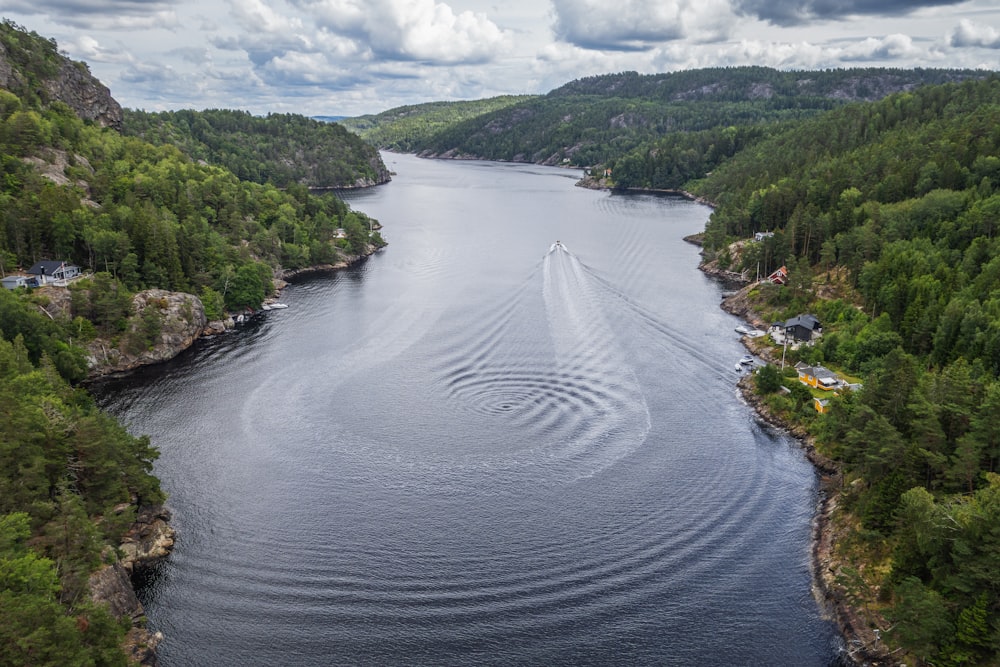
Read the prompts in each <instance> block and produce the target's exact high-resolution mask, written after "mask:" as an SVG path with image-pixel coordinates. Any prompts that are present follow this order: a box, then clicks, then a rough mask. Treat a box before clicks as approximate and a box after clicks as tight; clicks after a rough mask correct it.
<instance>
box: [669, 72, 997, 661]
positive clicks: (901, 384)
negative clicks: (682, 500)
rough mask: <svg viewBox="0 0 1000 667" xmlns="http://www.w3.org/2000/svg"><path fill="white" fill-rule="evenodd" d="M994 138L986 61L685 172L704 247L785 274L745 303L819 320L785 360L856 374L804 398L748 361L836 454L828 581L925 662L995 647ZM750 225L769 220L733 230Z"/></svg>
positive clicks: (990, 655)
mask: <svg viewBox="0 0 1000 667" xmlns="http://www.w3.org/2000/svg"><path fill="white" fill-rule="evenodd" d="M998 156H1000V79H996V78H989V79H987V80H982V81H975V82H966V83H962V84H946V85H940V86H930V87H925V88H920V89H916V90H914V91H912V92H908V93H902V94H898V95H893V96H890V97H888V98H886V99H884V100H882V101H879V102H874V103H868V104H856V105H850V106H846V107H843V108H840V109H837V110H834V111H831V112H829V113H827V114H824V115H822V116H818V117H816V118H813V119H810V120H807V121H805V122H802V123H799V124H796V125H795V126H793V127H789V128H786V129H785V130H784V131H783V132H780V133H776V134H775V135H773V136H770V137H768V138H765V139H762V140H760V141H758V142H756V143H754V144H752V145H750V146H749V147H747V148H745V149H744V150H742V151H740V152H738V153H736V154H735V156H734V157H732V159H729V160H727V161H725V162H724V163H723V164H721V165H720V166H718V168H717V169H716V170H715V171H714V172H713V173H712V175H711V176H709V177H708V178H706V179H703V180H701V181H695V182H690V183H688V184H687V187H688V188H689V189H691V190H692V191H694V192H696V193H699V194H701V195H704V196H707V197H709V198H710V199H713V200H715V201H717V202H718V208H717V210H716V211H715V212H714V214H713V215H712V218H711V220H710V222H709V224H708V226H707V229H706V233H705V245H706V250H707V252H708V253H709V255H710V257H715V258H716V259H717V260H718V261H720V262H721V263H722V264H723V265H725V266H727V267H729V268H733V269H736V270H748V271H749V272H750V273H751V274H753V273H754V272H756V271H757V270H759V271H760V273H761V274H764V275H766V274H767V273H768V272H769V271H770V270H772V269H773V268H776V267H778V266H781V265H784V266H787V267H788V268H789V274H790V279H789V283H788V285H787V286H785V287H777V286H774V285H761V286H758V287H754V288H752V289H751V290H750V292H749V294H750V298H751V299H752V300H753V301H754V302H755V304H756V305H755V307H756V308H757V310H758V311H759V312H760V313H763V316H764V317H765V318H766V319H769V320H771V321H780V320H782V319H785V318H787V317H791V316H793V315H797V314H800V313H804V312H812V313H815V314H816V315H817V316H818V317H819V319H820V320H821V322H822V323H823V326H824V333H823V336H822V338H821V339H820V342H818V343H816V344H815V345H813V346H811V347H803V348H801V349H799V350H798V351H794V352H793V351H789V353H788V359H789V361H790V362H795V361H797V360H802V361H804V362H806V363H808V364H823V365H825V366H828V367H830V368H832V369H834V370H836V371H839V372H841V373H843V374H845V375H848V376H851V377H856V378H858V379H860V380H861V381H862V383H863V388H862V389H861V390H860V391H857V392H847V393H844V394H842V395H839V396H834V397H829V398H830V405H829V407H828V409H827V411H826V412H825V413H824V414H818V413H817V412H816V411H815V410H814V406H813V401H812V398H813V396H812V395H810V392H809V391H806V390H805V388H804V386H803V385H801V384H799V383H798V382H797V380H796V379H795V378H794V373H793V374H792V375H793V377H792V378H786V379H785V385H787V387H788V389H790V390H791V392H790V393H789V394H787V395H783V394H781V393H777V392H776V389H777V388H778V383H775V382H774V377H773V372H769V373H764V374H763V376H762V377H758V385H759V387H760V389H761V391H764V392H765V393H768V394H769V395H770V398H769V400H770V402H771V404H772V406H773V407H774V408H775V409H776V410H778V411H780V412H783V413H784V414H785V415H786V417H787V418H788V419H791V420H792V421H795V422H798V423H800V424H802V425H804V427H805V428H807V429H808V430H809V431H810V432H811V433H812V434H813V435H814V436H815V437H816V438H817V443H818V445H817V446H818V448H819V450H820V451H821V452H823V453H825V454H827V455H828V456H830V457H832V458H834V459H836V460H838V461H840V462H841V464H842V467H843V471H844V475H845V479H844V488H843V492H842V502H843V504H844V506H845V507H846V508H847V509H848V510H849V511H850V513H851V517H852V519H851V520H852V521H855V522H856V523H854V524H852V525H853V527H852V528H851V530H850V532H849V538H848V539H845V540H844V541H843V543H842V544H841V545H839V548H840V549H841V550H842V552H843V554H844V555H845V557H847V558H849V559H851V560H853V561H854V562H855V563H857V564H858V567H857V568H855V569H851V570H849V571H845V574H844V577H843V578H844V585H845V586H847V587H848V589H849V590H850V591H851V594H852V595H854V596H855V598H856V599H857V600H858V601H863V602H864V604H865V608H866V609H867V610H870V611H875V610H877V611H878V612H879V613H880V615H881V616H880V617H876V616H872V619H873V620H872V621H871V622H872V623H875V624H879V623H881V626H880V629H881V630H883V631H884V632H883V634H882V637H883V638H884V639H885V640H886V641H888V642H889V643H890V645H891V646H904V647H906V648H907V649H908V650H909V651H910V652H911V653H912V654H913V655H915V656H916V657H918V658H919V659H921V660H922V661H925V662H926V663H927V664H935V665H987V664H997V660H998V659H1000V475H998V472H1000V470H998V466H1000V300H998V296H997V295H998V294H1000V245H998V244H1000V238H998V235H997V231H998V229H1000V157H998ZM758 231H765V232H773V236H769V237H765V238H763V239H762V240H761V241H758V242H747V241H746V239H747V238H748V237H752V236H753V234H754V233H755V232H758ZM734 241H740V242H739V243H736V244H733V242H734ZM821 297H822V298H821ZM778 352H779V354H780V352H781V350H780V348H779V350H778ZM814 394H815V392H814ZM877 618H881V619H882V621H879V620H877Z"/></svg>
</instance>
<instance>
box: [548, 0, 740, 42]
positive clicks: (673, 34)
mask: <svg viewBox="0 0 1000 667" xmlns="http://www.w3.org/2000/svg"><path fill="white" fill-rule="evenodd" d="M552 5H553V8H554V10H555V23H554V26H553V30H554V32H555V34H556V36H557V37H558V38H559V39H562V40H564V41H566V42H569V43H571V44H574V45H576V46H580V47H583V48H587V49H605V50H621V51H640V50H649V49H651V48H653V47H654V46H655V45H656V44H658V43H661V42H669V41H673V40H680V39H686V38H690V39H695V40H706V39H719V38H721V37H723V36H725V35H727V34H728V33H729V31H730V30H731V28H732V26H733V25H734V21H735V17H734V16H733V13H732V11H731V9H730V6H729V2H728V1H726V0H619V1H618V2H608V1H607V0H552Z"/></svg>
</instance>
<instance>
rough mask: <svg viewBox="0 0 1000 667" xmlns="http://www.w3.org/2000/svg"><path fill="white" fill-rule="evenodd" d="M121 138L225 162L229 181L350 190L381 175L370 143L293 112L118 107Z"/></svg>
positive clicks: (386, 174)
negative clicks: (260, 114) (121, 112)
mask: <svg viewBox="0 0 1000 667" xmlns="http://www.w3.org/2000/svg"><path fill="white" fill-rule="evenodd" d="M123 131H124V133H125V134H126V135H129V136H134V137H139V138H141V139H143V140H145V141H148V142H149V143H152V144H156V145H170V146H175V147H177V148H179V149H180V150H181V151H182V152H183V153H184V154H185V155H187V156H188V157H190V158H192V159H194V160H204V161H205V162H208V163H209V164H214V165H218V166H220V167H225V168H226V169H228V170H229V171H231V172H232V173H233V174H234V175H235V176H236V177H237V178H239V179H241V180H245V181H252V182H254V183H262V184H263V183H270V184H272V185H275V186H277V187H280V188H284V187H287V186H288V185H291V184H296V183H297V184H300V185H305V186H307V187H310V188H352V187H360V186H371V185H377V184H379V183H384V182H386V181H387V180H389V172H388V170H387V169H386V168H385V165H384V164H383V163H382V158H381V157H379V154H378V152H377V151H376V150H375V149H373V148H372V147H371V146H369V145H368V144H366V143H365V142H363V141H361V140H360V139H358V137H356V136H355V135H353V134H351V133H350V132H347V131H346V130H344V128H343V127H341V126H339V125H337V124H331V123H322V122H320V121H317V120H313V119H311V118H306V117H305V116H299V115H296V114H269V115H268V116H266V117H263V118H260V117H256V116H251V115H250V114H249V113H247V112H245V111H229V110H225V109H211V110H206V111H190V110H184V111H163V112H160V113H149V112H145V111H135V110H126V111H125V118H124V124H123Z"/></svg>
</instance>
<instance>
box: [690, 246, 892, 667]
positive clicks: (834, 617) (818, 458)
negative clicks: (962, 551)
mask: <svg viewBox="0 0 1000 667" xmlns="http://www.w3.org/2000/svg"><path fill="white" fill-rule="evenodd" d="M685 240H688V239H685ZM689 242H690V241H689ZM698 268H699V269H700V270H701V271H703V272H704V273H706V274H707V275H712V276H715V277H717V278H722V279H724V278H725V277H724V276H720V275H719V274H718V272H717V271H712V270H710V269H707V268H706V267H704V265H701V266H699V267H698ZM749 287H750V286H744V287H743V288H741V289H739V290H737V291H736V292H735V293H734V294H732V295H730V296H728V297H726V298H725V299H723V301H722V303H720V304H719V307H720V308H722V310H724V311H726V312H727V313H730V314H731V315H735V316H737V317H739V318H740V319H742V320H743V321H744V322H746V323H748V324H750V325H752V326H754V327H757V328H766V327H767V324H766V323H765V322H764V321H763V319H762V318H761V316H760V315H759V314H758V313H757V312H755V311H753V310H752V309H751V308H750V304H749V302H748V301H747V299H746V295H745V292H746V291H747V290H748V289H749ZM741 342H742V344H743V347H744V348H746V350H747V351H748V352H750V353H752V354H755V355H757V356H758V357H761V358H762V359H764V360H765V361H767V362H768V363H772V364H778V363H780V360H779V359H776V358H775V356H774V354H773V351H772V350H771V348H770V347H768V346H766V345H764V344H763V343H762V342H760V340H759V339H751V338H747V337H746V336H741ZM736 386H737V391H738V392H739V395H740V397H741V399H742V400H743V401H744V402H745V403H746V404H747V405H749V406H750V407H751V408H753V410H754V413H755V415H756V417H757V419H759V420H760V421H761V422H763V423H765V424H767V425H768V426H770V427H772V428H775V429H778V430H781V431H783V432H785V433H787V434H789V435H790V436H792V437H793V438H794V439H795V441H796V443H797V445H798V446H799V447H800V448H801V449H802V451H803V452H804V453H805V456H806V458H807V459H808V460H809V462H810V463H811V464H812V466H813V470H814V471H815V472H816V476H817V478H818V481H819V489H818V494H817V496H818V497H817V502H816V507H815V510H814V514H813V519H812V537H811V544H810V563H809V569H810V571H811V576H812V587H813V597H814V598H815V599H816V601H817V603H819V604H820V605H821V607H822V609H823V612H824V613H825V615H826V616H828V617H829V619H830V620H831V621H832V622H833V623H835V624H836V626H837V629H838V630H839V631H840V635H841V638H842V639H843V642H844V646H843V650H844V654H843V656H844V659H845V660H846V661H848V662H849V663H850V664H852V665H856V666H857V667H862V666H865V667H878V666H880V665H889V664H893V662H892V661H891V657H892V656H891V654H890V653H889V652H888V651H887V650H885V646H884V644H881V643H880V641H879V638H878V636H876V634H875V633H874V632H873V628H872V623H871V619H870V618H869V617H868V616H867V615H866V614H862V612H861V610H859V609H858V608H857V607H856V606H855V605H853V604H851V602H850V601H849V600H848V599H847V592H846V591H845V589H844V588H843V586H841V585H840V584H839V583H838V582H837V577H838V574H839V572H840V570H841V568H842V566H843V565H844V563H843V562H841V561H840V560H839V559H838V558H837V557H836V556H835V554H834V545H835V544H836V542H837V539H838V537H840V535H839V533H840V532H841V529H840V528H839V526H838V522H837V518H838V511H839V510H840V494H841V490H842V489H843V474H842V471H841V468H840V464H839V462H838V461H836V460H834V459H831V458H829V457H827V456H824V455H823V454H821V453H819V452H818V451H817V450H816V441H815V438H814V437H813V436H812V435H810V434H809V433H808V432H806V431H805V430H804V429H802V428H800V427H798V426H796V425H794V424H791V423H789V422H787V421H786V420H784V419H782V418H781V417H780V416H778V415H775V414H773V413H772V412H771V409H770V408H769V406H768V405H767V403H766V401H765V400H764V399H763V398H762V397H761V396H760V395H758V394H757V393H756V392H755V391H754V386H753V374H752V373H749V374H746V375H744V376H742V377H741V378H740V379H739V381H738V382H737V384H736Z"/></svg>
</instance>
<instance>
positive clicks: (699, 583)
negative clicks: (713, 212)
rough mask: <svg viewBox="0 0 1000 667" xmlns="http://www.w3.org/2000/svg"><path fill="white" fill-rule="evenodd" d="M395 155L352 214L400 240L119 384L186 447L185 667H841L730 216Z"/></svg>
mask: <svg viewBox="0 0 1000 667" xmlns="http://www.w3.org/2000/svg"><path fill="white" fill-rule="evenodd" d="M385 157H386V162H387V164H388V166H389V167H390V169H392V170H394V171H395V172H397V175H396V176H395V177H394V180H393V182H392V183H390V184H388V185H385V186H381V187H379V188H376V189H372V190H367V191H363V192H358V193H352V194H350V195H349V201H350V203H351V205H352V206H353V207H354V208H356V209H358V210H361V211H364V212H366V213H369V214H370V215H372V216H374V217H375V218H377V219H379V220H380V221H381V222H382V223H383V224H384V225H385V229H384V232H383V233H384V236H385V237H386V239H387V240H388V241H389V243H390V245H389V246H388V248H386V249H385V250H383V251H382V252H380V253H379V254H378V255H376V256H373V257H372V258H370V259H368V260H367V261H365V262H364V263H362V264H360V265H358V266H356V267H354V268H351V269H349V270H346V271H342V272H340V273H337V274H328V275H318V276H314V277H312V278H310V279H307V280H302V281H299V282H296V283H295V284H293V285H291V286H290V287H288V288H287V289H286V290H285V291H284V293H283V295H282V301H284V302H285V303H287V304H288V305H289V308H288V309H286V310H281V311H272V312H270V313H267V314H265V315H264V316H261V317H259V318H258V319H255V320H254V321H253V322H251V323H250V324H249V325H247V326H245V327H244V328H242V329H241V330H238V331H236V332H234V333H230V334H226V335H224V336H220V337H216V338H214V339H211V340H205V341H200V342H199V343H198V344H197V345H196V346H195V347H194V348H192V349H191V350H189V351H188V352H186V353H184V354H183V355H181V356H180V357H179V358H178V359H177V360H175V361H173V362H170V363H168V364H165V365H162V366H158V367H155V368H150V369H146V370H144V371H142V372H139V373H135V374H133V375H131V376H128V377H126V378H124V379H120V380H116V381H112V382H106V383H104V384H102V385H99V386H98V387H96V388H95V393H96V394H97V396H98V399H99V401H100V402H101V403H102V405H104V406H105V407H106V408H107V409H108V410H109V411H110V412H112V413H114V414H115V415H117V416H119V417H120V418H122V419H123V420H124V421H125V422H126V423H127V424H128V425H129V427H130V428H131V429H132V430H133V431H134V432H136V433H147V434H149V435H150V436H151V437H152V439H153V442H154V444H155V445H157V446H158V447H159V448H160V450H161V452H162V456H161V458H160V459H159V461H157V464H156V473H157V475H159V477H160V478H161V480H162V482H163V485H164V487H165V489H166V490H167V491H168V493H169V494H170V501H169V504H170V506H171V507H172V509H173V510H174V517H175V520H174V524H175V526H176V528H177V529H178V531H179V540H178V543H177V547H176V551H175V552H174V554H173V555H172V556H171V557H170V559H169V560H168V561H166V562H165V563H164V564H162V565H161V566H159V567H157V568H156V570H155V571H154V572H152V573H151V575H150V576H149V578H148V579H147V581H146V582H145V584H144V586H143V587H142V589H141V597H142V599H143V602H144V603H145V605H146V608H147V613H148V616H149V618H150V626H151V628H152V629H154V630H160V631H162V632H163V633H164V634H165V635H166V641H165V642H164V643H163V644H162V645H161V658H162V662H163V664H164V665H165V666H166V667H171V666H180V665H184V666H187V665H386V664H391V665H396V664H400V665H401V664H407V665H415V664H423V665H473V664H502V665H510V664H520V665H796V666H809V665H820V666H826V665H832V664H836V663H837V660H838V655H839V648H840V642H839V638H838V636H837V634H836V631H835V629H834V628H833V626H832V625H831V624H830V623H829V622H828V621H827V620H825V619H823V618H822V617H821V614H820V609H819V607H818V605H817V603H816V601H815V600H814V598H813V595H812V593H811V576H810V567H809V552H810V551H809V550H810V522H811V518H812V515H813V512H814V509H815V505H816V499H817V492H818V491H817V481H816V476H815V474H814V472H813V469H812V468H811V466H810V464H809V463H808V461H807V460H806V459H805V457H804V456H803V454H802V452H801V451H800V450H799V449H798V448H797V447H796V445H795V443H794V441H792V440H791V439H789V438H787V437H785V436H783V435H781V434H778V433H775V432H772V431H770V430H768V429H766V428H764V427H762V426H761V425H759V424H758V422H757V421H756V420H755V418H754V415H753V413H752V411H751V410H750V409H749V408H748V407H747V406H746V405H744V404H743V403H742V402H741V401H740V400H739V397H738V395H737V392H736V388H735V381H736V379H737V376H736V372H735V371H734V364H735V362H736V360H738V359H739V357H740V356H741V355H742V354H743V352H744V351H743V350H742V348H741V346H740V345H739V342H738V340H737V335H736V334H735V333H734V331H733V328H734V326H736V325H737V324H739V322H738V321H737V320H736V319H735V318H733V317H731V316H729V315H727V314H725V313H723V312H722V311H721V310H720V309H719V307H718V304H719V301H720V298H721V297H720V295H721V287H720V286H719V285H717V284H716V283H715V282H713V281H712V280H711V279H709V278H707V277H706V276H704V275H702V274H701V273H700V272H699V271H698V270H697V268H696V266H697V263H698V253H697V248H695V247H693V246H691V245H689V244H686V243H684V242H683V241H682V237H684V236H685V235H687V234H691V233H694V232H697V231H700V230H701V229H702V228H703V227H704V224H705V221H706V219H707V217H708V213H709V210H708V209H707V208H705V207H703V206H700V205H697V204H694V203H691V202H688V201H684V200H680V199H673V198H666V197H659V196H653V195H625V196H622V195H612V194H609V193H606V192H593V191H588V190H583V189H580V188H576V187H574V185H573V184H574V182H575V180H576V179H577V178H578V177H579V172H575V171H567V170H558V169H551V168H542V167H533V166H525V165H510V164H495V163H479V162H472V163H469V162H443V161H422V160H418V159H417V158H414V157H412V156H403V155H391V154H387V155H386V156H385ZM556 241H559V242H560V243H559V244H557V243H556Z"/></svg>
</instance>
